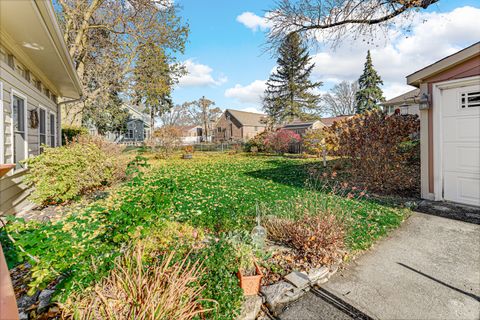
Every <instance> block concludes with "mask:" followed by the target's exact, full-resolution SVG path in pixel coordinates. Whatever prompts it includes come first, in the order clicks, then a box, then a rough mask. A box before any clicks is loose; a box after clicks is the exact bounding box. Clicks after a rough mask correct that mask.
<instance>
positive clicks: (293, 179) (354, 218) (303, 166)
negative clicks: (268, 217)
mask: <svg viewBox="0 0 480 320" xmlns="http://www.w3.org/2000/svg"><path fill="white" fill-rule="evenodd" d="M312 171H316V172H317V173H316V176H321V173H322V171H323V167H322V166H321V163H320V162H319V161H317V160H316V159H288V158H284V157H276V156H251V155H243V154H238V155H227V154H222V153H210V154H208V153H205V154H196V155H195V158H194V159H193V160H183V159H172V160H168V161H165V160H160V161H154V162H153V168H152V171H151V172H152V174H151V175H150V176H149V179H151V180H150V182H149V183H151V184H152V185H158V183H159V181H163V182H165V181H166V180H164V179H167V181H168V183H169V184H171V183H172V182H173V184H174V186H175V192H174V195H173V199H174V201H173V205H174V207H173V208H172V211H173V212H174V213H175V215H176V216H177V218H178V219H179V220H181V221H189V222H190V223H192V224H193V225H195V226H201V227H205V228H208V229H210V230H211V231H214V232H222V231H230V230H233V229H250V228H251V227H252V226H253V224H254V223H255V217H256V204H257V203H259V204H262V207H264V208H268V213H269V214H274V215H289V214H290V212H288V210H289V209H291V206H292V203H295V202H296V201H297V199H305V198H308V197H315V198H317V199H318V197H321V199H322V201H323V206H324V207H329V206H334V207H337V208H338V207H341V209H342V210H341V211H343V212H345V213H346V214H348V217H347V218H348V220H349V221H350V224H351V228H349V232H348V235H347V243H348V245H349V247H350V249H366V248H368V247H369V246H370V245H371V243H372V242H373V241H374V240H375V239H377V238H379V237H381V236H383V235H385V234H386V232H387V231H388V230H389V229H391V228H395V227H397V226H398V225H399V224H400V223H401V222H402V221H403V219H404V218H405V215H406V214H407V213H406V211H405V210H401V209H397V208H393V207H391V206H387V205H381V204H379V203H377V201H374V200H369V199H368V198H366V197H363V198H360V199H358V198H356V197H355V198H354V199H348V198H346V197H342V196H338V195H334V194H332V193H331V192H330V191H331V187H332V185H333V184H335V183H336V184H338V185H340V184H342V182H343V181H331V179H330V175H329V177H328V178H327V179H326V180H329V181H328V182H327V181H320V182H318V181H316V184H317V186H316V188H315V189H316V190H315V189H314V188H312V187H311V183H308V181H309V178H310V175H309V173H310V172H312ZM319 173H320V174H319ZM327 183H328V184H327ZM318 184H320V186H318ZM345 194H346V193H345Z"/></svg>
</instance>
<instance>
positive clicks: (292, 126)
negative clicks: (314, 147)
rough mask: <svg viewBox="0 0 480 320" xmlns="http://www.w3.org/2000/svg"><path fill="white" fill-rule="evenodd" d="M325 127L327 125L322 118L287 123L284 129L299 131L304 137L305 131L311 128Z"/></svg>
mask: <svg viewBox="0 0 480 320" xmlns="http://www.w3.org/2000/svg"><path fill="white" fill-rule="evenodd" d="M323 127H325V125H324V124H323V123H322V122H321V121H320V120H314V121H305V122H303V121H293V122H290V123H287V124H285V125H284V126H283V127H282V129H285V130H290V131H293V132H295V133H298V134H299V135H300V136H302V137H303V135H305V133H306V132H307V131H308V130H310V129H321V128H323Z"/></svg>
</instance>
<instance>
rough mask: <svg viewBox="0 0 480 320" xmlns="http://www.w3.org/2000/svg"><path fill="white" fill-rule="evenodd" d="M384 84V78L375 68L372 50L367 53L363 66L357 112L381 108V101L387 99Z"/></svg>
mask: <svg viewBox="0 0 480 320" xmlns="http://www.w3.org/2000/svg"><path fill="white" fill-rule="evenodd" d="M382 84H383V81H382V78H380V76H379V75H378V73H377V71H376V70H375V69H374V68H373V63H372V56H371V55H370V50H368V53H367V61H366V62H365V67H364V68H363V74H362V75H361V76H360V79H358V85H359V90H358V91H357V94H356V95H355V100H356V105H357V110H356V113H365V111H371V110H377V109H379V108H380V107H379V103H380V102H383V101H385V98H384V97H383V91H382V89H381V88H380V85H382Z"/></svg>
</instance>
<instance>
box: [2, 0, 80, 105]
mask: <svg viewBox="0 0 480 320" xmlns="http://www.w3.org/2000/svg"><path fill="white" fill-rule="evenodd" d="M0 38H1V42H2V45H4V46H5V47H6V48H7V49H8V50H9V51H10V52H11V53H13V54H14V55H15V56H16V58H18V59H19V60H20V61H21V63H22V64H24V65H25V67H27V68H28V69H29V70H30V71H32V72H33V73H34V74H35V76H37V77H39V78H40V80H41V81H42V82H44V83H45V84H46V85H47V86H49V87H51V89H52V90H53V91H54V92H55V94H57V95H59V96H62V97H68V98H79V97H80V96H81V93H82V86H81V83H80V79H79V78H78V75H77V72H76V70H75V68H74V65H73V62H72V59H71V57H70V54H69V52H68V49H67V46H66V44H65V41H64V40H63V34H62V32H61V30H60V27H59V26H58V22H57V19H56V16H55V11H54V8H53V5H52V3H51V1H45V0H24V1H0Z"/></svg>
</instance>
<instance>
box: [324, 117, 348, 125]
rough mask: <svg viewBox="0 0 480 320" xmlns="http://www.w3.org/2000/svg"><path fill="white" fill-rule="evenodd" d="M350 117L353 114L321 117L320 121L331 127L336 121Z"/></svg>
mask: <svg viewBox="0 0 480 320" xmlns="http://www.w3.org/2000/svg"><path fill="white" fill-rule="evenodd" d="M350 117H352V116H336V117H329V118H322V119H320V121H321V122H322V123H323V124H324V125H325V127H330V126H331V125H332V124H333V123H334V122H337V121H342V120H344V119H348V118H350Z"/></svg>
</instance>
